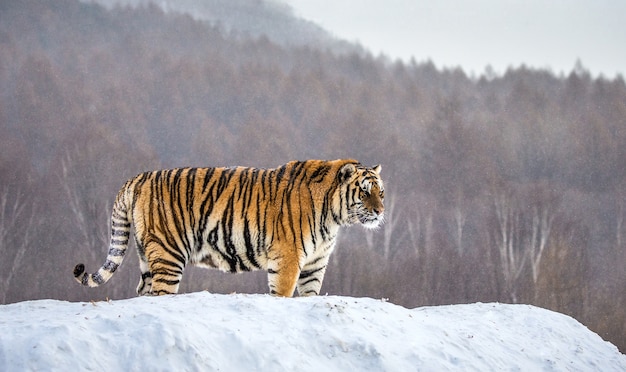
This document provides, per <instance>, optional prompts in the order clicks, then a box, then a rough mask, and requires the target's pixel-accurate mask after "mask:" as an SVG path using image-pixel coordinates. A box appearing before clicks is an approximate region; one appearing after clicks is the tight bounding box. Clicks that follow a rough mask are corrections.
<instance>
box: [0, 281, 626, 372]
mask: <svg viewBox="0 0 626 372" xmlns="http://www.w3.org/2000/svg"><path fill="white" fill-rule="evenodd" d="M69 369H71V370H89V369H93V370H109V371H114V370H120V371H121V370H124V371H139V370H155V371H173V370H176V371H183V370H185V371H209V370H214V371H238V370H241V371H243V370H245V371H253V370H261V371H293V370H300V371H313V370H315V371H320V370H322V371H337V370H342V371H367V370H371V371H380V370H386V371H411V370H420V371H442V370H463V371H471V370H476V371H487V370H523V371H533V370H557V371H558V370H563V371H596V370H602V371H625V370H626V356H625V355H623V354H621V353H620V352H619V351H618V350H617V348H616V347H615V346H613V345H612V344H610V343H608V342H605V341H603V340H602V339H601V338H600V337H599V336H598V335H596V334H595V333H593V332H591V331H590V330H588V329H587V328H586V327H585V326H583V325H581V324H580V323H578V322H577V321H576V320H574V319H572V318H570V317H568V316H565V315H562V314H559V313H555V312H551V311H548V310H544V309H540V308H537V307H533V306H528V305H504V304H480V303H479V304H472V305H453V306H438V307H424V308H416V309H406V308H403V307H401V306H397V305H394V304H391V303H388V302H385V301H382V300H374V299H369V298H350V297H334V296H327V297H324V296H320V297H309V298H275V297H271V296H267V295H216V294H210V293H207V292H200V293H193V294H185V295H176V296H163V297H139V298H133V299H129V300H119V301H110V302H94V303H70V302H64V301H56V300H38V301H28V302H21V303H16V304H10V305H2V306H0V370H2V371H24V370H69Z"/></svg>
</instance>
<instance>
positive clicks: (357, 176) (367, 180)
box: [337, 163, 385, 229]
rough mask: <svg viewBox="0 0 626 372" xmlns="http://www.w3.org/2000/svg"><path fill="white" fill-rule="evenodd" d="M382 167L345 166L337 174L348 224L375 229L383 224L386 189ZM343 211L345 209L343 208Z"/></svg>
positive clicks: (353, 164) (351, 164)
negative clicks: (381, 172) (382, 176)
mask: <svg viewBox="0 0 626 372" xmlns="http://www.w3.org/2000/svg"><path fill="white" fill-rule="evenodd" d="M381 168H382V167H381V166H380V165H377V166H375V167H372V168H369V167H364V166H362V165H361V164H359V163H347V164H345V165H343V166H342V167H341V168H340V169H339V172H338V174H337V177H338V179H339V182H340V183H341V185H342V187H341V188H342V196H343V199H344V200H343V201H342V204H343V203H345V204H344V205H345V208H346V209H347V211H346V212H347V221H346V222H347V223H348V224H354V223H357V222H360V223H361V224H362V225H363V226H364V227H366V228H368V229H374V228H376V227H378V226H380V224H381V223H382V222H383V220H384V213H385V205H384V201H385V187H384V185H383V180H382V179H381V178H380V171H381ZM342 209H343V208H342Z"/></svg>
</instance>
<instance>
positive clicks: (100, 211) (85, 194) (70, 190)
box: [60, 151, 111, 261]
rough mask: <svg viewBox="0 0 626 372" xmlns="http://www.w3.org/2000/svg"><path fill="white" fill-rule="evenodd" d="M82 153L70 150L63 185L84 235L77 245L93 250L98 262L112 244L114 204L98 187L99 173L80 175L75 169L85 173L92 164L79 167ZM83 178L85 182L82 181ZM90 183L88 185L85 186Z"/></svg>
mask: <svg viewBox="0 0 626 372" xmlns="http://www.w3.org/2000/svg"><path fill="white" fill-rule="evenodd" d="M79 156H80V154H78V153H77V152H74V154H72V153H71V152H70V151H67V153H66V155H65V157H64V158H63V159H62V161H61V173H60V177H61V180H60V181H61V184H62V185H63V188H64V190H65V192H66V196H67V205H68V206H69V208H70V210H71V215H72V217H73V226H74V230H75V231H76V232H77V233H78V234H80V237H79V238H76V240H77V241H76V244H78V245H79V246H81V247H84V248H83V249H81V251H88V252H90V255H91V256H92V257H91V258H92V259H93V260H94V261H97V260H98V259H100V258H101V257H100V255H101V254H102V252H103V250H104V247H106V246H107V245H108V244H107V242H108V239H109V230H108V226H109V224H108V221H109V218H110V216H111V205H110V204H111V203H110V202H108V200H107V198H106V195H105V196H102V195H97V193H98V190H99V189H100V188H99V187H97V186H96V185H95V184H93V182H96V181H97V180H98V177H97V175H96V174H76V172H74V169H76V170H78V171H79V172H85V170H86V169H89V168H88V167H76V166H75V160H74V159H75V158H78V157H79ZM81 180H82V182H81ZM85 182H87V183H88V185H84V183H85Z"/></svg>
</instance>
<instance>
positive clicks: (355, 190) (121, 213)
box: [74, 160, 384, 297]
mask: <svg viewBox="0 0 626 372" xmlns="http://www.w3.org/2000/svg"><path fill="white" fill-rule="evenodd" d="M380 170H381V167H380V165H378V166H375V167H372V168H369V167H365V166H362V165H361V164H360V163H358V162H357V161H355V160H334V161H322V160H307V161H292V162H290V163H287V164H285V165H283V166H280V167H278V168H275V169H256V168H244V167H231V168H178V169H170V170H160V171H154V172H147V173H142V174H140V175H138V176H136V177H135V178H132V179H130V180H129V181H127V182H126V184H125V185H124V186H123V187H122V189H121V190H120V191H119V193H118V194H117V197H116V199H115V203H114V205H113V210H112V215H111V242H110V245H109V251H108V256H107V258H106V261H105V263H104V264H103V265H102V267H100V269H99V270H98V271H97V272H96V273H94V274H89V273H86V272H85V266H84V265H83V264H78V265H76V267H75V268H74V277H75V278H76V280H77V281H78V282H79V283H81V284H83V285H86V286H89V287H97V286H99V285H101V284H104V283H105V282H107V281H108V280H109V279H110V278H111V276H112V275H113V273H114V272H115V270H117V268H118V267H119V265H120V264H121V263H122V261H123V259H124V254H125V253H126V248H127V247H128V241H129V238H130V234H131V223H132V224H133V225H134V238H135V242H136V246H137V251H138V254H139V268H140V270H141V278H140V280H139V285H138V286H137V293H138V294H139V295H144V294H151V295H162V294H172V293H177V292H178V287H179V283H180V280H181V278H182V275H183V270H184V269H185V266H186V265H188V264H192V265H197V266H203V267H208V268H217V269H221V270H222V271H226V272H233V273H236V272H242V271H250V270H258V269H262V270H267V272H268V284H269V291H270V293H271V294H273V295H277V296H287V297H290V296H292V295H293V293H294V291H295V289H296V287H297V288H298V293H299V295H301V296H310V295H317V294H319V292H320V288H321V286H322V280H323V279H324V273H325V271H326V265H327V264H328V259H329V257H330V254H331V253H332V251H333V248H334V246H335V241H336V239H337V233H338V231H339V227H340V226H345V225H351V224H354V223H361V224H362V225H363V226H365V227H366V228H375V227H377V226H378V225H379V224H380V223H381V222H382V220H383V214H384V206H383V201H384V186H383V181H382V180H381V178H380Z"/></svg>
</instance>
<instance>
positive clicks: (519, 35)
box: [283, 0, 626, 78]
mask: <svg viewBox="0 0 626 372" xmlns="http://www.w3.org/2000/svg"><path fill="white" fill-rule="evenodd" d="M283 1H285V2H287V3H288V4H289V5H291V7H292V8H293V9H294V12H295V14H296V15H297V16H299V17H301V18H304V19H308V20H311V21H313V22H315V23H317V24H318V25H320V26H322V27H323V28H325V29H326V30H327V31H330V32H331V33H332V34H334V35H335V36H337V37H339V38H342V39H346V40H347V41H353V42H354V41H356V42H359V43H360V44H361V45H362V46H364V47H366V48H367V49H369V50H370V51H371V52H372V53H373V54H374V55H378V54H380V53H383V54H385V55H387V56H388V57H391V58H392V59H397V58H400V59H402V60H405V61H409V60H410V59H411V57H414V58H415V60H416V61H417V62H423V61H426V60H431V61H432V62H433V63H434V64H435V65H436V66H437V67H440V68H444V67H445V68H451V67H458V66H460V67H462V68H463V69H464V70H465V71H466V72H467V73H470V74H472V73H474V74H477V75H480V74H482V73H483V72H484V71H485V67H486V66H487V65H490V66H491V67H492V68H493V70H494V71H495V72H496V73H503V72H505V71H506V69H507V68H508V67H519V66H520V65H522V64H524V65H526V66H527V67H531V68H542V69H543V68H547V69H550V70H551V71H553V72H554V73H556V74H560V73H561V72H563V73H565V74H567V73H569V72H570V71H572V70H573V69H574V66H575V65H576V62H577V60H580V61H581V62H582V65H583V66H584V67H585V68H586V69H587V70H589V71H590V72H591V73H592V74H593V75H594V76H598V75H600V74H602V75H603V76H605V77H608V78H613V77H615V76H616V74H621V75H622V76H626V23H624V20H625V19H626V18H625V17H626V1H624V0H593V1H591V0H589V1H588V0H524V1H522V0H474V1H454V0H438V1H430V0H283Z"/></svg>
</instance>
